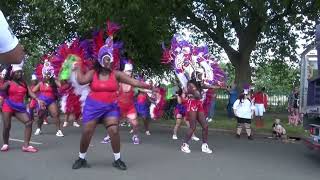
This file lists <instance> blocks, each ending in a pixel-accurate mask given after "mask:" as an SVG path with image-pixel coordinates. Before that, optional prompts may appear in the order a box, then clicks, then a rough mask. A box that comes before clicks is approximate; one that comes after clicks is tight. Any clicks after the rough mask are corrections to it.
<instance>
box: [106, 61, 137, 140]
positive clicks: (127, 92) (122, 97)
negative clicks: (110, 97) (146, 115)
mask: <svg viewBox="0 0 320 180" xmlns="http://www.w3.org/2000/svg"><path fill="white" fill-rule="evenodd" d="M132 70H133V66H132V63H130V62H127V63H125V65H124V69H123V72H124V73H125V74H127V75H128V76H129V77H131V76H132ZM118 105H119V107H120V112H121V116H122V118H127V119H128V121H129V123H130V124H131V126H132V130H131V131H130V133H132V134H133V136H132V142H133V144H140V139H139V137H138V127H139V126H138V120H137V112H136V109H135V106H134V90H133V87H132V86H131V85H128V84H124V83H119V98H118ZM110 141H111V140H110V136H109V135H107V136H106V137H105V138H104V139H103V141H102V142H101V143H109V142H110Z"/></svg>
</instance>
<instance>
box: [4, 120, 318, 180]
mask: <svg viewBox="0 0 320 180" xmlns="http://www.w3.org/2000/svg"><path fill="white" fill-rule="evenodd" d="M1 127H2V123H1ZM23 129H24V126H23V125H22V124H21V123H19V122H17V121H15V120H14V121H13V123H12V129H11V135H10V136H11V138H12V140H11V141H10V148H11V149H10V151H8V152H2V153H0V180H90V179H92V180H93V179H112V180H118V179H119V180H127V179H130V180H144V179H146V180H149V179H150V180H151V179H152V180H178V179H179V180H180V179H181V180H197V179H199V180H200V179H201V180H207V179H208V180H213V179H214V180H256V179H257V180H271V179H273V180H302V179H308V180H313V179H314V180H316V179H319V177H320V153H317V152H312V151H310V150H309V149H307V148H306V147H305V146H304V145H303V143H300V142H296V143H288V144H284V143H281V142H279V141H276V140H271V139H265V138H261V137H259V138H258V137H256V138H255V140H253V141H249V140H247V139H246V137H245V136H243V137H242V138H241V139H240V140H239V139H236V138H235V137H234V135H232V134H228V133H221V132H212V131H210V132H209V145H210V147H211V148H212V149H213V150H214V153H213V154H204V153H202V152H201V142H192V143H191V144H190V148H191V151H192V152H191V154H184V153H183V152H181V151H180V145H181V143H182V138H181V137H183V135H184V133H185V130H183V129H182V130H181V131H180V132H179V139H178V140H175V141H174V140H172V139H171V129H169V128H166V127H160V126H158V125H156V124H153V126H152V129H151V133H152V135H151V136H146V135H144V134H143V133H141V134H140V138H141V144H140V145H133V144H132V142H131V135H130V134H129V132H128V128H121V156H122V159H123V161H125V162H126V164H127V166H128V170H127V171H120V170H117V169H115V168H113V167H112V165H111V163H112V161H113V153H112V150H111V147H110V145H109V144H107V145H106V144H100V141H101V140H102V138H103V137H104V136H105V133H106V131H105V129H104V128H103V127H102V126H101V125H100V126H99V127H98V128H97V129H96V133H95V135H94V137H93V139H92V142H91V145H90V147H89V150H88V153H87V159H88V162H89V163H90V164H91V166H92V167H91V168H84V169H79V170H72V168H71V167H72V164H73V162H74V161H75V160H76V159H77V158H78V152H79V141H80V133H81V128H75V127H68V128H65V129H64V130H63V132H64V134H65V137H62V138H59V137H56V136H55V126H54V125H52V124H50V125H44V127H43V132H44V134H43V135H41V136H33V137H32V141H33V142H34V143H35V144H33V145H34V146H36V147H38V148H39V149H40V151H39V152H38V153H35V154H29V153H24V152H22V151H21V146H22V142H19V141H20V140H22V139H23ZM1 132H2V128H1ZM197 134H198V136H200V135H201V131H199V130H198V131H197ZM0 143H1V144H2V138H1V140H0Z"/></svg>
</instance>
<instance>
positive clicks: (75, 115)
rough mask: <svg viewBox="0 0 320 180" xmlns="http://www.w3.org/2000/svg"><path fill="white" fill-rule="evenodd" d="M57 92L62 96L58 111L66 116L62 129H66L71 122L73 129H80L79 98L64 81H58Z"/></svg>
mask: <svg viewBox="0 0 320 180" xmlns="http://www.w3.org/2000/svg"><path fill="white" fill-rule="evenodd" d="M59 91H60V93H59V94H60V95H62V97H61V99H60V109H61V111H62V112H63V113H64V114H65V116H66V118H65V121H64V123H63V126H62V127H67V126H68V123H69V122H70V121H72V122H73V126H74V127H80V125H79V123H78V121H79V119H80V116H81V102H80V96H78V95H76V94H75V93H74V88H73V87H72V85H71V84H70V83H69V82H68V81H66V80H62V81H59Z"/></svg>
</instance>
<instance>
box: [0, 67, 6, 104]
mask: <svg viewBox="0 0 320 180" xmlns="http://www.w3.org/2000/svg"><path fill="white" fill-rule="evenodd" d="M6 74H7V69H3V70H2V71H1V74H0V84H3V83H4V82H5V81H6V79H5V76H6ZM6 96H7V95H6V92H5V91H1V90H0V107H1V108H2V104H3V101H4V99H5V97H6Z"/></svg>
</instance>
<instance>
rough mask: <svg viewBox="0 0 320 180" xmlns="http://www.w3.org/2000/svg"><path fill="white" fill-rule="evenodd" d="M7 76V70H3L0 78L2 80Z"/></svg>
mask: <svg viewBox="0 0 320 180" xmlns="http://www.w3.org/2000/svg"><path fill="white" fill-rule="evenodd" d="M6 74H7V69H4V70H2V71H1V77H2V78H4V76H5V75H6Z"/></svg>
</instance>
